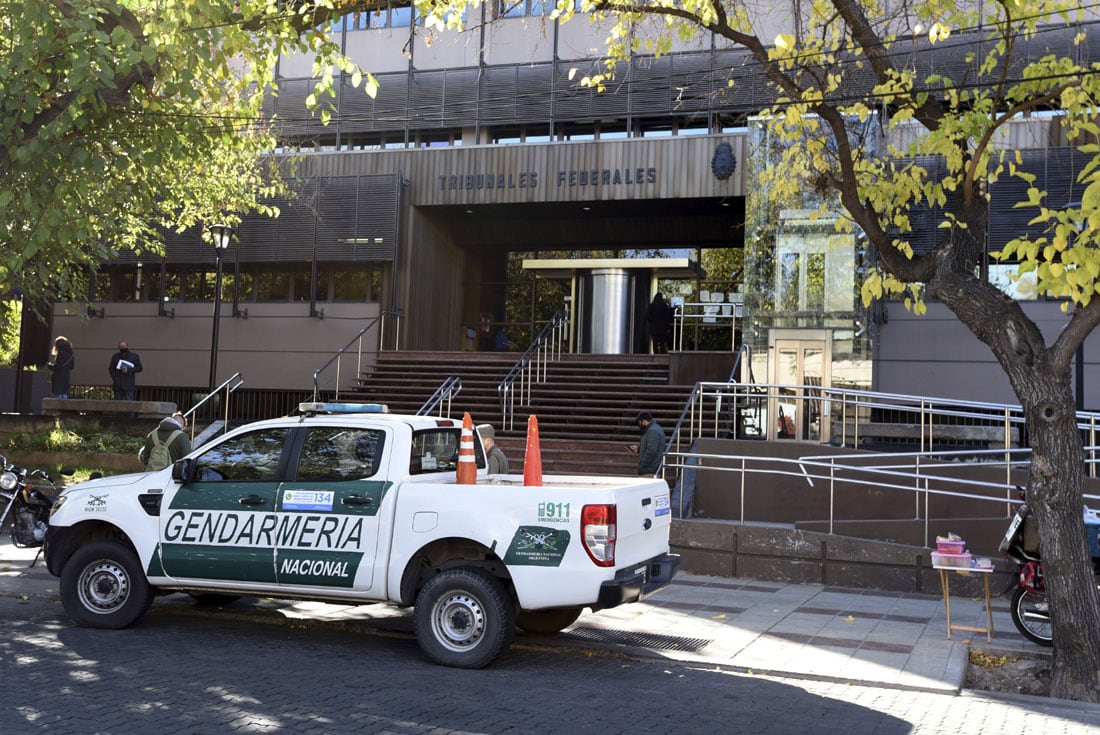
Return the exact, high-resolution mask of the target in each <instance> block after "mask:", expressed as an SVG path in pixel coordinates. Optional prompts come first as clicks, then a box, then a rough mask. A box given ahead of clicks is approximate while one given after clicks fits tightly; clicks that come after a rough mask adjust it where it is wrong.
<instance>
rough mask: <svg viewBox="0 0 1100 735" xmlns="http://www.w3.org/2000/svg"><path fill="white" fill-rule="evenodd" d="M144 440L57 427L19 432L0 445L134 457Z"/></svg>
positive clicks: (7, 448)
mask: <svg viewBox="0 0 1100 735" xmlns="http://www.w3.org/2000/svg"><path fill="white" fill-rule="evenodd" d="M140 445H141V439H140V438H137V437H132V436H124V435H121V434H106V433H102V432H95V433H91V434H80V433H77V432H75V431H71V430H68V429H63V428H61V427H60V426H57V425H55V426H54V427H53V428H52V429H50V430H49V431H38V432H33V433H32V432H17V433H13V434H11V435H9V436H8V437H6V438H5V439H4V440H3V441H2V442H0V454H2V453H3V452H4V451H10V450H18V451H23V452H26V451H44V452H80V453H93V454H99V453H102V454H133V453H135V452H136V451H137V450H138V447H140Z"/></svg>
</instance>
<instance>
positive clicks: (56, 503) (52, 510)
mask: <svg viewBox="0 0 1100 735" xmlns="http://www.w3.org/2000/svg"><path fill="white" fill-rule="evenodd" d="M68 500H69V496H68V495H62V496H60V497H59V498H58V499H57V500H55V501H53V507H52V508H50V518H53V516H54V513H57V511H59V510H61V506H63V505H65V503H67V502H68Z"/></svg>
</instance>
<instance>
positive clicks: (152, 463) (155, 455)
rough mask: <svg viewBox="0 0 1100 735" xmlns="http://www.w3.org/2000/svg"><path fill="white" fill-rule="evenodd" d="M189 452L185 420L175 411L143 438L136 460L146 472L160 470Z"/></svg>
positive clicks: (189, 441) (189, 440) (189, 444)
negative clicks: (143, 441) (139, 461)
mask: <svg viewBox="0 0 1100 735" xmlns="http://www.w3.org/2000/svg"><path fill="white" fill-rule="evenodd" d="M190 452H191V438H190V437H189V436H187V419H186V418H185V417H184V415H183V414H182V413H180V412H179V411H176V412H175V413H174V414H172V415H171V416H166V417H165V418H164V419H162V420H161V422H160V423H159V424H158V425H157V428H155V429H153V430H152V431H150V432H149V434H148V436H146V437H145V444H144V445H143V446H142V447H141V449H140V450H139V451H138V459H139V460H141V464H142V466H143V467H144V468H145V469H146V470H147V471H150V472H152V471H156V470H162V469H164V468H165V467H169V466H171V465H172V464H174V463H175V461H176V460H177V459H179V458H180V457H183V456H184V455H186V454H189V453H190Z"/></svg>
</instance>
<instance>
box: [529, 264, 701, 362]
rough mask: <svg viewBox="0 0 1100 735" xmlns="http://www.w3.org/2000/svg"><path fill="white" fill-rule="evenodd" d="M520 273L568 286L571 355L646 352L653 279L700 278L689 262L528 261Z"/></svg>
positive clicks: (698, 271) (654, 281)
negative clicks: (527, 272) (564, 283)
mask: <svg viewBox="0 0 1100 735" xmlns="http://www.w3.org/2000/svg"><path fill="white" fill-rule="evenodd" d="M523 268H524V270H529V271H532V272H534V273H535V275H536V276H537V277H540V278H552V279H555V280H567V279H568V280H569V281H570V294H571V304H570V314H569V318H570V322H571V323H572V324H573V325H574V327H573V329H574V332H573V339H574V349H576V350H577V351H578V352H592V353H597V354H625V353H630V352H645V351H647V342H646V336H647V335H646V333H645V308H646V304H648V303H649V300H650V298H651V297H652V293H653V289H654V287H655V285H656V282H657V279H660V278H701V277H703V276H704V274H703V271H702V269H701V268H700V267H699V265H698V264H697V263H695V262H694V261H692V260H690V259H689V258H593V259H585V258H548V259H527V260H524V261H523Z"/></svg>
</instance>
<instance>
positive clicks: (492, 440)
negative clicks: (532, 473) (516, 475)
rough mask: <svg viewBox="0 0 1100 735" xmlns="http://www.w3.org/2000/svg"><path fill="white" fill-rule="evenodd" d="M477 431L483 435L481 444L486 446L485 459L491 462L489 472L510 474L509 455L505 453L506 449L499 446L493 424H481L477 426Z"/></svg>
mask: <svg viewBox="0 0 1100 735" xmlns="http://www.w3.org/2000/svg"><path fill="white" fill-rule="evenodd" d="M477 433H478V434H480V435H481V446H483V447H485V459H486V461H487V462H488V464H489V474H490V475H502V474H503V475H506V474H508V456H507V455H506V454H504V450H502V449H501V448H500V447H498V446H497V432H496V429H494V428H493V427H492V425H491V424H481V425H479V426H478V427H477Z"/></svg>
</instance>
